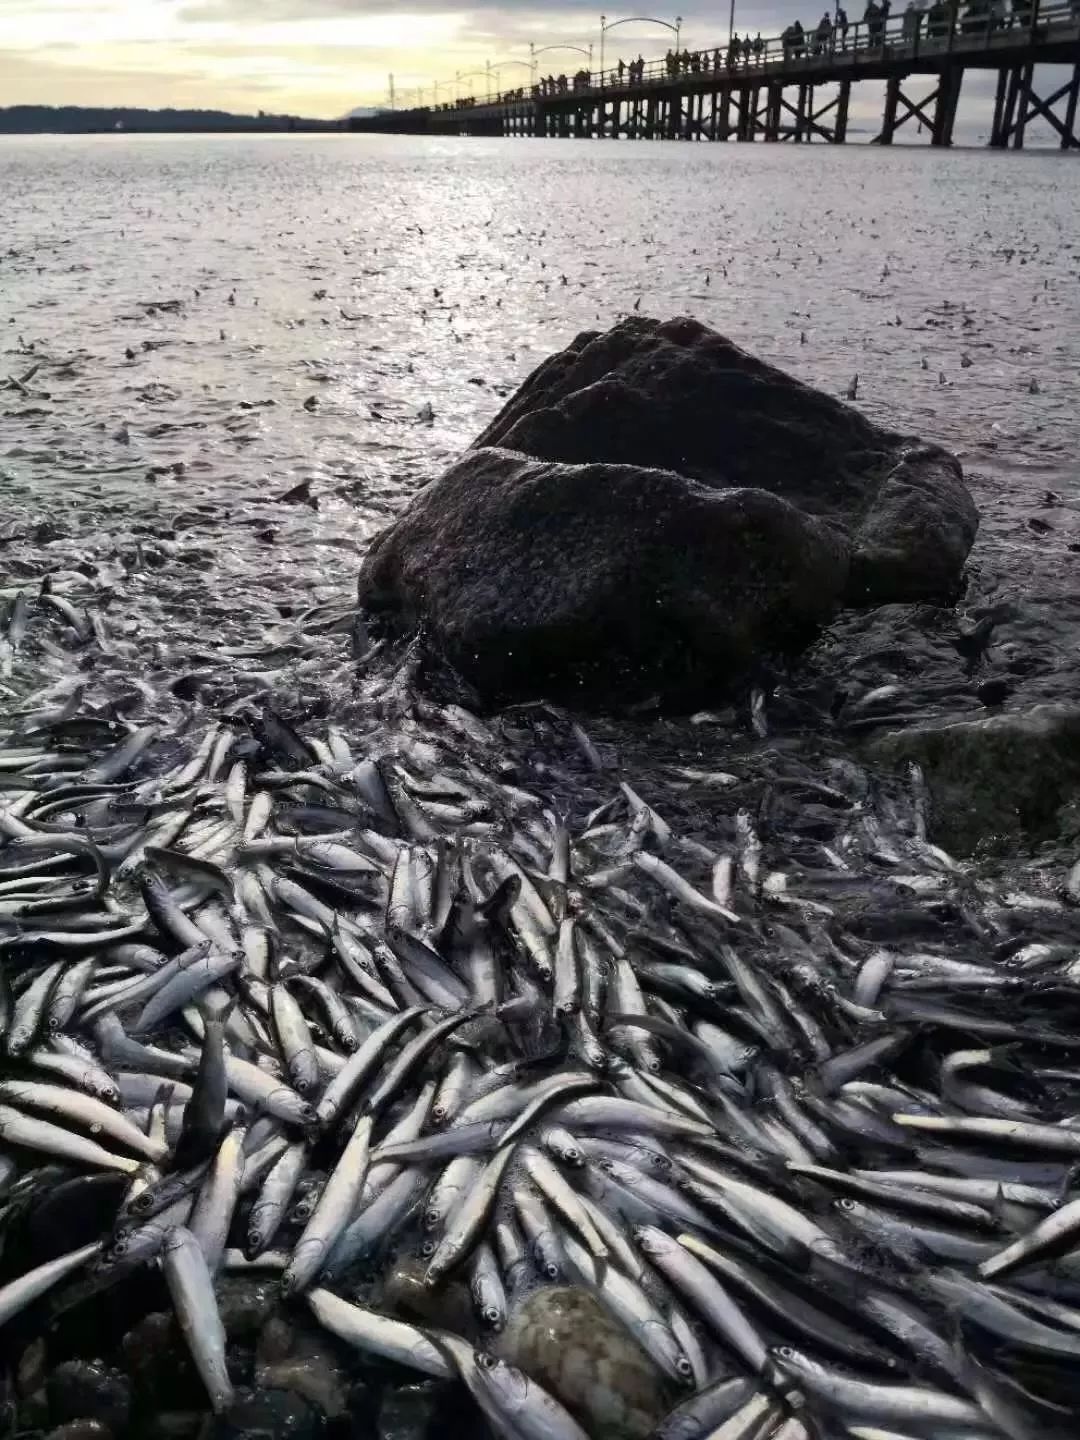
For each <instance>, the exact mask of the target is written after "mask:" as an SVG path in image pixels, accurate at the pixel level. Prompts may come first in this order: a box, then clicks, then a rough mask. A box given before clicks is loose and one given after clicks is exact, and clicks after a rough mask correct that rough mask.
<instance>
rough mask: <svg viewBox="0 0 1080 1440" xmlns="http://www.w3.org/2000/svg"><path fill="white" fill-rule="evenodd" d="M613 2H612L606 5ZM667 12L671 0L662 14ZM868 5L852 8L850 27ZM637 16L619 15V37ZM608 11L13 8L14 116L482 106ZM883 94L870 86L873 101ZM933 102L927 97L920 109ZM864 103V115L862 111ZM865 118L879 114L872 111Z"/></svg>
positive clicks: (626, 37) (648, 43)
mask: <svg viewBox="0 0 1080 1440" xmlns="http://www.w3.org/2000/svg"><path fill="white" fill-rule="evenodd" d="M603 3H604V0H600V4H603ZM664 3H666V0H664ZM820 4H821V0H736V11H735V28H736V30H737V31H740V32H745V31H746V30H750V31H751V32H756V31H758V30H760V31H761V33H762V34H763V35H766V36H768V35H770V34H773V35H775V34H779V32H780V31H781V30H782V29H783V27H784V26H785V25H786V24H788V23H789V22H790V21H791V20H793V19H795V18H800V19H801V20H802V21H803V24H804V25H807V24H811V25H812V24H814V23H816V20H817V18H818V17H819V14H820V12H819V10H818V6H819V5H820ZM644 8H645V9H647V10H648V11H649V12H650V13H655V15H656V16H657V18H659V19H660V20H666V21H667V22H668V23H673V22H674V21H675V19H676V16H677V15H678V16H679V17H680V18H681V21H682V30H681V33H682V40H683V43H684V44H685V45H686V46H688V47H689V48H690V49H691V50H693V49H695V48H699V47H700V48H705V47H711V46H713V45H715V44H717V43H718V42H720V41H721V40H722V39H723V38H724V37H725V36H726V34H727V29H728V19H729V15H728V5H727V4H726V3H724V0H720V3H719V4H717V3H707V0H682V3H681V4H680V5H679V7H678V10H676V9H675V8H674V6H669V7H668V8H667V9H664V8H663V5H660V6H656V7H655V9H654V6H653V4H652V3H651V0H646V3H645V5H644ZM861 8H862V5H861V0H849V4H848V10H849V12H850V14H851V18H852V19H855V18H856V12H857V11H861ZM637 13H639V12H638V11H637V10H636V9H634V8H627V9H625V10H623V11H619V10H618V9H616V7H615V6H614V5H609V8H608V14H607V19H608V22H609V25H611V24H612V22H614V21H616V20H621V18H622V17H623V16H633V15H635V14H637ZM600 19H601V16H600V10H599V8H596V7H594V6H591V5H589V4H582V3H581V0H0V104H4V105H19V104H31V105H34V104H36V105H103V106H121V105H134V106H147V107H151V108H154V107H159V106H174V107H176V108H207V109H222V110H231V111H235V112H239V113H248V114H251V113H254V112H255V111H258V110H266V111H271V112H276V113H281V112H286V113H289V114H294V115H306V116H313V117H326V118H334V117H337V116H341V115H344V114H346V113H348V111H350V110H352V109H354V108H357V107H360V106H371V105H381V104H385V103H386V102H387V97H388V87H389V79H388V77H389V76H390V75H391V74H393V75H394V78H395V85H396V91H397V101H398V104H399V105H401V104H409V103H415V102H416V101H417V100H418V99H420V100H422V101H424V102H429V101H430V100H431V99H432V98H433V96H434V95H435V93H436V92H435V90H434V88H433V87H434V86H435V84H436V82H440V84H441V88H440V90H439V91H438V98H439V99H448V98H450V96H451V95H452V94H453V93H454V92H453V90H452V88H451V85H452V82H453V81H454V77H455V75H457V74H463V75H467V76H469V77H470V78H469V79H467V80H466V81H465V82H464V84H465V85H466V86H470V87H473V88H474V89H475V93H477V94H483V93H484V91H485V88H486V84H487V81H486V78H485V76H486V69H487V66H488V64H489V63H490V64H491V65H493V66H494V67H495V78H496V83H497V85H498V84H501V86H502V88H506V87H510V86H513V85H515V84H522V83H525V82H527V81H528V78H529V71H528V61H529V47H530V44H533V45H535V46H536V48H537V49H538V50H540V49H541V48H543V47H545V46H580V47H582V48H586V47H588V45H589V44H592V45H593V46H594V47H595V52H594V53H595V57H596V63H597V64H599V41H600ZM672 38H673V37H672V35H671V32H670V31H669V30H666V29H664V28H663V27H662V26H661V25H656V24H652V25H650V24H638V23H630V24H625V25H623V24H620V25H618V26H617V27H615V28H614V29H609V32H608V34H607V37H606V57H607V63H608V64H611V63H613V62H614V61H615V60H617V59H618V58H619V56H620V55H622V56H623V57H624V58H626V59H628V60H629V59H631V58H633V57H634V56H636V55H637V54H638V53H639V52H640V53H643V54H644V55H645V56H646V57H652V56H656V55H661V54H663V52H664V51H665V50H666V49H667V47H668V45H669V44H670V43H671V40H672ZM582 62H583V57H582V56H580V55H579V54H575V53H574V51H573V50H570V49H564V50H563V51H561V52H558V51H551V52H549V53H547V54H546V55H542V56H541V57H540V62H539V63H540V64H541V65H542V67H543V68H544V69H545V70H550V71H554V72H555V73H558V71H559V70H560V69H564V70H572V69H574V68H576V67H577V66H578V65H579V64H581V63H582ZM991 84H992V77H990V76H989V75H983V76H978V75H970V76H969V80H968V82H967V89H968V91H969V93H968V95H967V96H966V98H965V104H964V105H963V107H962V111H961V118H965V117H967V118H969V119H977V120H979V121H980V122H981V121H982V119H983V113H982V112H983V111H984V110H985V109H986V104H987V100H988V93H987V92H988V90H989V86H990V85H991ZM868 88H869V87H858V90H859V91H862V90H864V89H868ZM918 90H919V87H918V85H917V84H913V86H912V91H913V93H915V94H917V93H918ZM857 96H858V98H856V96H853V115H855V116H857V115H858V114H859V113H860V111H862V110H863V109H864V105H863V103H862V96H861V95H859V94H858V92H857ZM866 98H867V100H868V101H869V103H868V104H867V105H866V106H865V113H866V114H867V116H868V117H869V115H870V114H871V113H873V112H878V113H879V111H880V101H879V100H876V99H870V97H866Z"/></svg>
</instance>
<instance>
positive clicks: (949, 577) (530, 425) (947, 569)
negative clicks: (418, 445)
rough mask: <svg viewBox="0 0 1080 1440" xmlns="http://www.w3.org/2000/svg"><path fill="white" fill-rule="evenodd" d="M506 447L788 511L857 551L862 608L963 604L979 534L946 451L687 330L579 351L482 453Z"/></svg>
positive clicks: (535, 380)
mask: <svg viewBox="0 0 1080 1440" xmlns="http://www.w3.org/2000/svg"><path fill="white" fill-rule="evenodd" d="M492 445H498V446H501V447H503V448H505V449H509V450H519V451H521V452H522V453H524V454H526V455H531V456H534V457H535V458H537V459H541V460H559V461H563V462H565V463H572V464H590V463H597V462H606V463H609V464H620V465H638V466H648V467H657V468H660V469H666V470H677V471H678V472H679V473H680V474H682V475H686V476H689V477H690V478H692V479H695V480H699V481H701V482H702V483H703V484H706V485H710V486H716V487H721V488H726V487H735V486H752V487H754V488H756V489H761V490H768V491H770V492H771V493H772V494H774V495H779V496H782V497H783V498H784V499H786V500H788V501H790V502H791V503H792V504H793V505H796V506H798V507H799V508H800V509H802V510H806V511H808V512H809V513H811V514H813V515H819V516H824V517H827V518H828V519H830V520H831V521H832V522H833V523H834V524H836V525H838V526H840V527H842V529H843V530H844V531H845V533H846V534H847V535H849V536H850V538H851V541H852V548H853V555H852V566H851V572H850V579H849V583H848V588H847V594H846V597H845V598H846V600H847V602H848V603H850V604H878V603H881V602H885V601H892V600H923V599H945V600H948V599H951V598H952V597H953V596H954V594H955V591H956V588H957V585H958V582H959V579H960V574H961V570H962V568H963V564H964V561H965V559H966V558H967V554H968V551H969V550H970V549H971V545H972V542H973V540H974V538H975V531H976V529H977V526H978V516H977V514H976V511H975V507H974V505H973V503H972V500H971V497H970V495H969V494H968V492H967V489H966V488H965V486H964V483H963V478H962V475H961V471H960V466H959V465H958V464H957V462H956V461H955V460H954V459H953V458H952V457H951V456H950V455H948V454H946V452H945V451H943V450H940V449H937V448H932V447H928V446H925V445H923V444H921V442H919V441H917V440H914V439H912V438H911V437H904V436H901V435H898V434H895V433H893V432H892V431H888V430H883V429H881V428H880V427H879V426H876V425H874V424H872V423H871V422H870V421H869V420H867V419H866V418H865V417H864V416H863V415H860V414H859V412H858V411H856V410H853V409H852V408H851V407H850V406H848V405H844V404H842V403H841V402H840V401H839V400H835V399H833V397H832V396H830V395H825V394H823V393H821V392H820V391H818V390H814V389H812V388H811V387H810V386H808V385H803V384H801V383H800V382H799V381H797V380H795V379H793V378H792V377H791V376H790V375H786V374H784V372H783V371H781V370H777V369H775V368H774V367H773V366H771V365H767V364H765V362H764V361H762V360H758V359H756V358H755V357H754V356H752V355H748V354H747V353H746V352H745V351H744V350H740V349H739V348H738V346H736V345H733V344H732V343H731V342H730V341H729V340H726V339H724V337H723V336H722V335H718V334H717V333H716V332H715V331H713V330H710V329H709V328H708V327H707V326H705V325H701V324H699V323H698V322H697V321H696V320H690V319H685V318H684V319H675V320H669V321H665V322H663V323H660V322H657V321H655V320H647V319H637V318H635V319H630V320H625V321H623V322H622V323H621V324H619V325H616V326H615V327H614V328H613V329H611V330H609V331H607V332H606V333H603V334H598V333H595V332H586V333H585V334H582V335H579V336H578V337H577V339H576V340H574V341H573V343H572V344H571V345H569V346H568V347H567V348H566V349H565V350H563V351H561V352H560V353H559V354H557V355H553V356H551V357H550V359H548V360H545V361H544V363H543V364H542V365H541V366H540V367H539V368H538V369H537V370H535V371H534V372H533V373H532V375H530V376H529V378H528V379H527V380H526V381H525V383H524V384H523V385H522V386H521V388H520V389H519V390H518V392H517V393H516V394H515V395H514V396H513V397H512V399H510V400H509V401H508V402H507V404H506V405H505V406H504V407H503V409H502V410H501V411H500V413H499V414H498V415H497V416H496V417H495V419H494V420H493V421H492V422H491V424H490V425H489V426H488V427H487V429H486V430H485V431H484V433H483V434H482V435H481V436H480V437H479V439H478V440H477V441H476V446H477V448H482V447H487V446H492Z"/></svg>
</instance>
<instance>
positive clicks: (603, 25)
mask: <svg viewBox="0 0 1080 1440" xmlns="http://www.w3.org/2000/svg"><path fill="white" fill-rule="evenodd" d="M732 4H733V5H734V0H732ZM620 25H662V26H663V27H664V29H665V30H671V31H673V32H674V35H675V53H676V54H678V53H679V36H680V35H681V33H682V16H681V15H676V16H675V20H674V23H672V21H670V20H658V19H657V18H656V16H655V15H629V16H627V18H626V19H625V20H609V19H608V18H607V16H606V15H601V16H600V84H601V85H603V83H604V52H605V42H606V39H607V32H608V31H609V30H616V29H618V27H619V26H620Z"/></svg>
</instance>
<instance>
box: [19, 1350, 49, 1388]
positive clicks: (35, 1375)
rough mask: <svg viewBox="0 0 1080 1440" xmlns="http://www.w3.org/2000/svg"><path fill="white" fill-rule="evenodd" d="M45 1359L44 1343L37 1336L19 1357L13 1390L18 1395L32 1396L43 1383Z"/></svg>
mask: <svg viewBox="0 0 1080 1440" xmlns="http://www.w3.org/2000/svg"><path fill="white" fill-rule="evenodd" d="M46 1359H47V1352H46V1349H45V1341H44V1340H43V1339H42V1337H41V1336H40V1335H39V1336H38V1338H37V1339H36V1340H31V1342H30V1344H29V1345H27V1347H26V1349H25V1350H24V1351H23V1352H22V1354H21V1355H20V1356H19V1364H18V1367H17V1369H16V1371H15V1388H16V1389H17V1390H18V1392H19V1394H20V1395H32V1394H33V1393H34V1391H35V1390H37V1389H39V1388H40V1386H41V1385H42V1384H43V1383H44V1380H45V1365H46Z"/></svg>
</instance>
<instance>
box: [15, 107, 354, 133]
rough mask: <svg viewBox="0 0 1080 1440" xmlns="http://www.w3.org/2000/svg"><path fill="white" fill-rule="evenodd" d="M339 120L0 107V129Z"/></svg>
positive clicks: (160, 128)
mask: <svg viewBox="0 0 1080 1440" xmlns="http://www.w3.org/2000/svg"><path fill="white" fill-rule="evenodd" d="M341 128H342V124H341V122H340V121H338V120H310V119H306V118H304V117H303V116H299V115H271V114H268V113H267V112H266V111H264V110H260V111H259V113H258V114H257V115H233V114H230V113H229V112H228V111H226V110H141V109H135V108H131V107H128V106H119V107H112V106H104V107H98V106H94V107H87V106H82V105H12V106H8V107H6V108H0V134H9V135H11V134H16V135H33V134H63V135H87V134H98V133H103V132H121V133H122V132H125V131H134V132H137V133H138V132H142V133H144V134H145V133H150V132H168V131H192V130H194V131H210V130H218V131H220V130H232V131H252V130H339V129H341Z"/></svg>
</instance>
